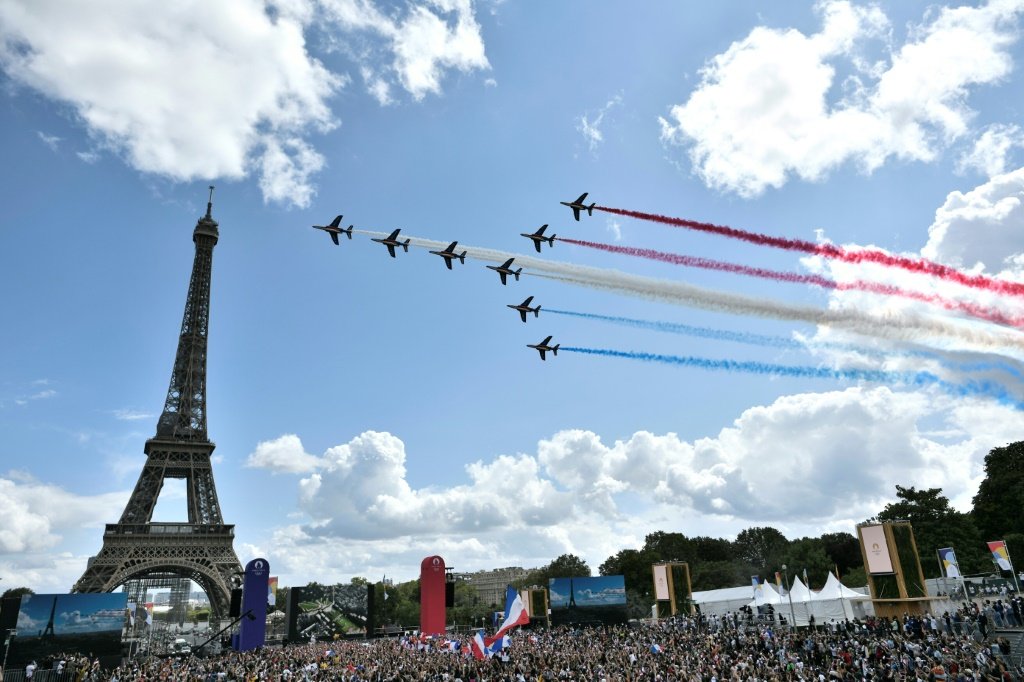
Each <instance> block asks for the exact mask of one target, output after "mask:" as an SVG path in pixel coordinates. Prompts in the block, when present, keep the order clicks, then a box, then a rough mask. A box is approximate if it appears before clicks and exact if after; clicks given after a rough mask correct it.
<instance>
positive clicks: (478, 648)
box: [469, 630, 487, 661]
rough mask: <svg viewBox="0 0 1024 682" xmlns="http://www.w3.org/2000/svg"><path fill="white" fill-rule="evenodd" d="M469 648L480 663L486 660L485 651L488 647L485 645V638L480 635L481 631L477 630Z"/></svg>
mask: <svg viewBox="0 0 1024 682" xmlns="http://www.w3.org/2000/svg"><path fill="white" fill-rule="evenodd" d="M469 646H470V648H471V649H472V651H473V658H475V659H476V660H478V661H482V660H484V657H485V656H486V654H485V653H484V650H485V649H486V648H487V647H486V645H484V636H483V635H482V634H480V631H479V630H477V631H476V634H475V635H473V639H471V640H469Z"/></svg>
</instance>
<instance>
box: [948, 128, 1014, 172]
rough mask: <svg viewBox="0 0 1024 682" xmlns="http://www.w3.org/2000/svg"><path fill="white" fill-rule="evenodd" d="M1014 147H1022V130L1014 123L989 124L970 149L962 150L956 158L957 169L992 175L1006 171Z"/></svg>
mask: <svg viewBox="0 0 1024 682" xmlns="http://www.w3.org/2000/svg"><path fill="white" fill-rule="evenodd" d="M1014 147H1024V131H1021V129H1020V127H1019V126H1016V125H993V126H989V127H988V129H986V130H985V131H984V132H983V133H982V134H981V135H980V136H979V137H978V139H977V140H975V141H974V146H973V147H972V148H971V149H970V151H967V152H964V153H963V154H961V155H960V158H959V159H958V160H957V171H958V172H960V173H964V172H966V171H968V170H973V171H977V172H979V173H984V174H985V175H986V176H988V177H990V178H991V177H994V176H996V175H999V174H1001V173H1004V172H1005V171H1006V166H1007V163H1008V157H1009V155H1010V152H1011V151H1012V150H1013V148H1014Z"/></svg>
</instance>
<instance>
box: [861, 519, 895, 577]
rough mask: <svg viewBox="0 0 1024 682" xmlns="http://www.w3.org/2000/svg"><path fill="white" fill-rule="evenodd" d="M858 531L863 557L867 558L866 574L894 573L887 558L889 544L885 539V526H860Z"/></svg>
mask: <svg viewBox="0 0 1024 682" xmlns="http://www.w3.org/2000/svg"><path fill="white" fill-rule="evenodd" d="M858 530H859V531H860V541H861V544H862V545H863V546H864V556H866V557H867V558H868V573H895V572H896V571H895V570H894V569H893V567H892V557H890V556H889V543H888V542H887V541H886V539H885V526H883V525H881V524H879V525H877V526H861V527H860V528H859V529H858Z"/></svg>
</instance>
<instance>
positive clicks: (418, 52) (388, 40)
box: [321, 0, 490, 104]
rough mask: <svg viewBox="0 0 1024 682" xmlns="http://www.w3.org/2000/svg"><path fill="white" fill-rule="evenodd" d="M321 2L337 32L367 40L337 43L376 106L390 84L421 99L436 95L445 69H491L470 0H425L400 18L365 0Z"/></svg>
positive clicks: (385, 97) (387, 98) (387, 97)
mask: <svg viewBox="0 0 1024 682" xmlns="http://www.w3.org/2000/svg"><path fill="white" fill-rule="evenodd" d="M321 5H322V6H323V9H324V14H325V15H326V17H327V18H328V20H329V21H331V22H332V23H333V24H334V25H335V26H336V27H337V28H338V29H340V30H341V31H342V32H346V33H357V34H362V35H363V36H364V37H365V38H366V39H365V40H364V41H361V42H359V43H358V48H355V49H353V48H352V47H350V46H349V45H348V44H347V41H339V42H340V43H341V45H342V47H341V49H346V50H348V51H349V52H350V54H351V55H352V56H353V58H355V59H356V60H357V61H359V62H360V64H361V71H362V75H363V81H364V82H365V83H366V87H367V90H368V91H369V92H370V93H371V94H372V95H373V96H374V98H376V99H377V101H378V102H380V103H381V104H390V103H391V102H392V98H391V94H390V90H391V86H392V85H391V84H392V83H393V82H394V83H397V84H398V85H399V86H401V87H402V88H403V89H404V90H406V91H407V92H408V93H409V94H410V95H412V97H413V99H416V100H421V99H423V98H424V97H425V96H427V95H428V94H440V92H441V80H442V77H443V75H444V72H445V70H447V69H455V70H458V71H461V72H463V73H469V72H471V71H475V70H489V69H490V62H488V61H487V56H486V54H485V50H484V41H483V36H482V35H481V30H480V24H479V23H477V21H476V16H475V14H474V11H473V3H472V0H430V1H429V2H427V3H425V4H421V5H411V6H410V7H409V8H408V11H407V12H406V13H405V14H404V15H402V16H399V15H397V14H396V15H387V14H385V13H383V12H382V11H381V10H380V9H378V7H377V6H376V5H375V4H374V3H373V2H371V1H370V0H321ZM387 60H390V63H389V64H384V65H382V63H384V62H386V61H387Z"/></svg>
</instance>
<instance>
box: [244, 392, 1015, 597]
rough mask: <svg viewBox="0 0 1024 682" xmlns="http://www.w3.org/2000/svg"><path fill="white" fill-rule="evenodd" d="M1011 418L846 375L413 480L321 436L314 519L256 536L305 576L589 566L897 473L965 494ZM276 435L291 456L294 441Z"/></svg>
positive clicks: (825, 526) (574, 434) (842, 511)
mask: <svg viewBox="0 0 1024 682" xmlns="http://www.w3.org/2000/svg"><path fill="white" fill-rule="evenodd" d="M1022 428H1024V414H1021V413H1019V412H1016V411H1014V410H1012V409H1009V408H1006V407H1002V406H1000V405H997V404H994V403H993V402H990V401H986V402H983V401H977V400H971V399H956V400H954V399H950V398H947V397H945V396H942V395H939V394H934V393H924V392H907V391H900V392H897V391H893V390H891V389H889V388H887V387H876V388H866V387H851V388H848V389H846V390H842V391H831V392H825V393H819V394H814V393H808V394H799V395H793V396H787V397H783V398H780V399H778V400H776V401H775V402H774V403H772V404H770V405H765V406H759V407H752V408H750V409H748V410H745V411H744V412H743V413H742V414H741V415H740V416H739V417H738V418H737V419H736V420H735V422H734V423H733V424H732V425H731V426H729V427H727V428H724V429H722V430H721V431H720V432H719V433H718V434H717V435H714V436H709V437H707V438H701V439H698V440H695V441H685V440H682V439H680V438H679V437H678V436H676V435H675V434H671V433H670V434H664V435H656V434H652V433H648V432H638V433H635V434H633V435H632V436H631V437H630V438H628V439H625V440H621V441H616V442H614V443H611V444H606V443H604V442H603V441H602V439H601V438H600V436H598V435H597V434H595V433H593V432H590V431H583V430H575V429H570V430H564V431H560V432H558V433H556V434H555V435H553V436H552V437H551V438H549V439H546V440H543V441H541V442H540V443H539V444H538V446H537V451H536V453H535V454H522V453H520V454H516V455H497V456H494V457H493V458H492V459H490V460H489V461H477V462H475V463H472V464H470V465H467V466H466V468H465V478H464V480H463V481H461V482H454V483H452V484H449V485H446V486H445V487H438V488H434V487H427V488H413V487H412V486H411V485H410V484H409V483H408V481H407V479H406V469H405V461H406V452H405V446H404V444H403V443H402V441H401V440H399V439H398V438H396V437H395V436H393V435H391V434H387V433H377V432H366V433H364V434H362V435H360V436H358V437H357V438H355V439H353V440H352V441H351V442H349V443H347V444H345V445H340V446H336V447H333V448H331V449H329V450H328V451H327V453H326V454H325V456H324V457H323V458H320V467H319V469H318V470H317V471H316V472H315V473H312V474H311V475H309V476H307V477H305V478H303V479H302V480H301V481H300V483H299V493H300V495H299V497H300V503H299V506H300V508H301V509H302V510H303V511H304V512H305V513H306V514H307V516H308V519H309V521H308V522H306V523H303V524H298V525H292V526H288V527H284V528H279V529H277V531H275V532H274V536H273V538H266V539H264V540H262V541H260V542H259V543H258V544H259V545H260V546H262V547H264V548H265V549H266V548H274V549H271V550H270V553H271V556H269V557H268V558H269V559H270V560H271V561H272V562H275V565H283V566H284V567H283V568H282V569H281V570H282V571H284V572H286V573H294V574H297V575H298V576H301V577H300V578H296V579H304V578H308V577H310V576H315V575H318V571H320V573H319V574H323V573H324V572H328V571H329V572H330V573H331V574H332V575H337V574H338V573H341V574H347V575H354V574H364V573H365V572H369V573H371V574H372V573H375V572H380V571H381V570H383V571H384V572H388V573H395V574H397V575H408V573H409V568H408V567H409V566H411V565H416V564H417V563H418V561H419V560H420V559H422V557H423V556H427V555H429V554H433V553H435V552H439V553H441V554H442V555H445V553H446V552H450V553H451V554H450V555H449V556H454V557H457V559H455V560H456V561H457V563H458V564H459V567H460V569H466V570H471V569H473V568H486V567H494V566H495V565H522V566H536V565H540V564H542V563H546V562H547V561H550V560H551V559H552V558H554V557H555V556H558V555H559V554H562V553H564V552H572V553H576V554H578V555H580V556H582V557H583V558H584V559H586V560H587V561H588V562H589V563H590V565H591V566H592V567H596V566H597V565H598V564H599V563H600V562H602V561H604V560H605V559H606V558H607V557H608V556H610V555H611V554H613V553H615V552H617V551H618V550H620V549H622V548H624V547H630V546H636V545H637V544H639V543H641V542H642V539H643V537H644V535H645V534H646V533H648V532H651V531H654V530H678V531H681V532H684V533H688V534H711V533H715V532H717V533H719V534H721V535H726V536H728V535H731V534H734V533H736V532H738V531H739V530H741V529H743V528H746V527H750V526H753V525H764V524H766V523H770V524H773V525H776V526H778V527H779V528H780V529H782V530H783V532H786V533H789V534H791V535H796V534H798V533H799V534H820V533H822V532H826V531H827V530H831V529H835V528H839V529H845V530H850V529H851V528H852V526H853V524H855V523H856V522H858V521H861V520H863V519H865V518H868V517H869V516H871V515H873V514H875V513H877V511H878V510H879V509H881V508H882V506H884V505H885V504H886V503H887V502H889V501H891V500H893V499H894V497H895V489H894V484H895V483H900V484H903V485H916V486H918V487H922V486H926V487H932V486H934V487H941V488H943V490H944V491H945V493H946V494H947V495H948V496H949V497H950V498H951V499H953V500H954V501H955V502H957V504H958V505H959V506H960V507H961V508H964V506H965V505H969V504H970V498H971V496H972V495H973V493H974V492H975V491H976V489H977V485H978V483H979V481H980V479H981V476H982V475H983V469H982V462H983V459H984V455H985V454H986V453H987V452H988V450H989V449H991V448H992V447H996V446H1000V445H1003V444H1005V443H1006V442H1010V441H1012V440H1013V439H1014V438H1015V437H1017V434H1019V432H1020V430H1021V429H1022ZM936 432H941V435H940V436H935V435H934V434H935V433H936ZM287 438H288V439H289V440H288V442H287V448H285V449H286V450H287V451H288V452H289V453H290V454H289V455H288V456H296V455H299V456H301V455H305V453H304V450H303V449H302V446H301V443H299V442H298V439H297V438H295V437H292V436H289V437H287ZM281 440H284V439H281ZM305 456H306V457H308V458H310V459H309V462H310V463H311V464H312V463H313V460H315V459H316V458H313V457H312V456H311V455H305ZM508 491H515V493H514V494H512V495H510V494H509V492H508ZM342 546H343V547H345V548H346V551H345V552H339V551H338V548H340V547H342ZM342 554H343V555H344V556H343V557H342V556H340V555H342Z"/></svg>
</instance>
